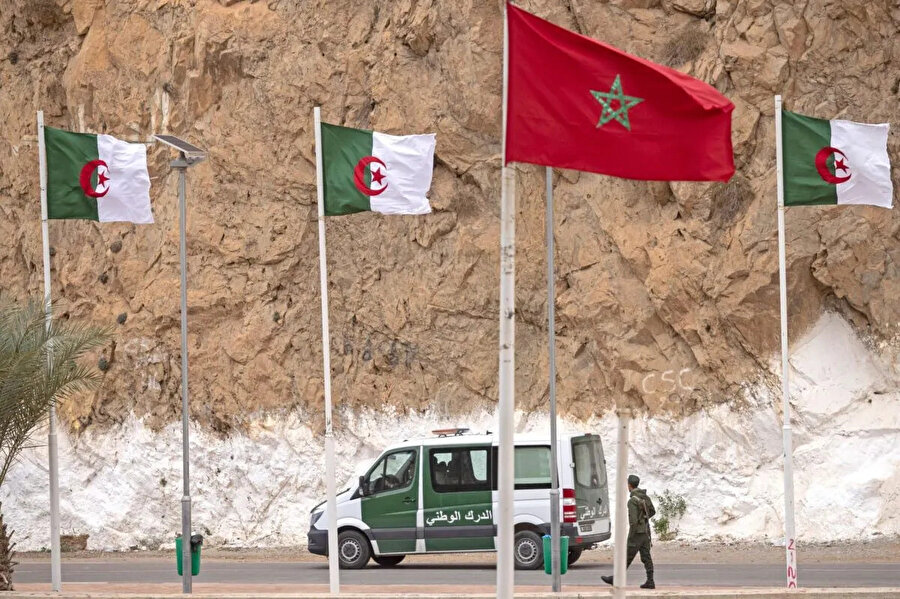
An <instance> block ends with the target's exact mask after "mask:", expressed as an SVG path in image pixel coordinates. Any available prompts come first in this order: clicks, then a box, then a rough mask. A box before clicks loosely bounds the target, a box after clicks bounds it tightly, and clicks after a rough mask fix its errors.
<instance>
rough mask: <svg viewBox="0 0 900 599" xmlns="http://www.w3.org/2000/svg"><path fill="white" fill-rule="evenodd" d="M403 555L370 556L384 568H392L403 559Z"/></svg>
mask: <svg viewBox="0 0 900 599" xmlns="http://www.w3.org/2000/svg"><path fill="white" fill-rule="evenodd" d="M404 557H406V556H405V555H375V556H372V559H374V560H375V563H376V564H378V565H379V566H384V567H385V568H393V567H394V566H396V565H397V564H399V563H400V562H402V561H403V558H404Z"/></svg>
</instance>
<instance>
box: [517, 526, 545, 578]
mask: <svg viewBox="0 0 900 599" xmlns="http://www.w3.org/2000/svg"><path fill="white" fill-rule="evenodd" d="M513 553H514V555H515V559H516V570H537V569H538V568H540V567H541V566H543V565H544V546H543V541H541V537H540V536H539V535H538V534H537V533H536V532H533V531H530V530H523V531H520V532H517V533H516V540H515V551H514V552H513Z"/></svg>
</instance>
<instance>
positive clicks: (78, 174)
mask: <svg viewBox="0 0 900 599" xmlns="http://www.w3.org/2000/svg"><path fill="white" fill-rule="evenodd" d="M44 143H45V147H46V152H47V217H48V218H54V219H66V218H82V219H88V220H97V221H100V222H112V221H124V222H130V223H137V224H150V223H152V222H153V212H151V210H150V175H149V173H148V172H147V148H146V147H145V146H144V144H140V143H137V144H133V143H128V142H124V141H121V140H118V139H116V138H115V137H113V136H111V135H92V134H88V133H71V132H69V131H63V130H62V129H54V128H53V127H44Z"/></svg>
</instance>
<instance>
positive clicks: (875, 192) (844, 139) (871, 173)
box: [831, 120, 894, 208]
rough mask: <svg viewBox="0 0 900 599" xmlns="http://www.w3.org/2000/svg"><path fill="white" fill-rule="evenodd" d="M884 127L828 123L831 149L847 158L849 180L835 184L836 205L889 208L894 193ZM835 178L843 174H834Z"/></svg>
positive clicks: (885, 127) (886, 129) (882, 125)
mask: <svg viewBox="0 0 900 599" xmlns="http://www.w3.org/2000/svg"><path fill="white" fill-rule="evenodd" d="M889 128H890V126H889V125H887V124H880V125H870V124H865V123H854V122H852V121H841V120H834V121H831V145H832V147H835V148H837V149H839V150H841V151H842V152H843V153H844V154H846V156H847V163H848V165H849V167H850V179H849V180H847V181H845V182H843V183H838V184H837V203H838V204H869V205H872V206H881V207H883V208H891V207H892V206H891V204H892V203H893V196H894V189H893V184H892V183H891V161H890V158H888V152H887V140H888V130H889ZM835 173H836V174H837V175H838V176H842V175H843V171H835Z"/></svg>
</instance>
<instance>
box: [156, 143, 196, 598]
mask: <svg viewBox="0 0 900 599" xmlns="http://www.w3.org/2000/svg"><path fill="white" fill-rule="evenodd" d="M153 137H154V138H155V139H156V140H157V141H160V142H162V143H164V144H166V145H167V146H169V147H172V148H175V149H176V150H178V158H176V159H175V160H173V161H172V162H170V163H169V166H171V167H172V168H174V169H177V170H178V210H179V214H180V226H179V229H180V236H181V248H180V254H181V436H182V464H183V466H182V468H183V473H184V476H183V479H184V494H183V495H182V497H181V572H182V577H181V590H182V592H183V593H190V592H192V591H191V574H192V572H191V484H190V483H191V469H190V444H189V431H188V422H189V420H190V409H189V408H188V348H187V252H186V250H185V246H186V244H185V226H186V221H187V209H186V208H185V203H184V187H185V175H186V173H187V169H188V167H190V166H193V165H195V164H197V163H199V162H202V161H203V160H205V159H206V152H204V151H203V150H201V149H200V148H198V147H197V146H195V145H193V144H190V143H188V142H186V141H184V140H183V139H179V138H177V137H175V136H174V135H154V136H153Z"/></svg>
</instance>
